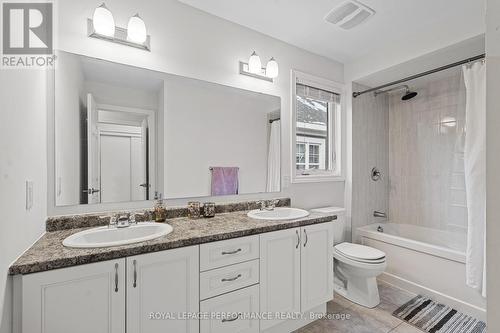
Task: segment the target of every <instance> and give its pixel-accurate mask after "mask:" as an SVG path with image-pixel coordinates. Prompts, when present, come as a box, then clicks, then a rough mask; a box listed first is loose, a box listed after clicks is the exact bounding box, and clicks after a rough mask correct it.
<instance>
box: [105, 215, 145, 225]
mask: <svg viewBox="0 0 500 333" xmlns="http://www.w3.org/2000/svg"><path fill="white" fill-rule="evenodd" d="M136 215H141V214H137V213H126V214H123V215H120V214H113V215H111V216H110V217H109V224H108V228H128V227H130V226H132V225H136V224H137V221H136ZM105 217H106V216H102V218H105Z"/></svg>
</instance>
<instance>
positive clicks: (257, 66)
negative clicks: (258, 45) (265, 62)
mask: <svg viewBox="0 0 500 333" xmlns="http://www.w3.org/2000/svg"><path fill="white" fill-rule="evenodd" d="M248 71H249V72H250V73H252V74H260V72H261V71H262V62H261V61H260V57H259V55H258V54H257V53H255V51H253V53H252V55H251V56H250V59H248Z"/></svg>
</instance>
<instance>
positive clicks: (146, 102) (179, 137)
mask: <svg viewBox="0 0 500 333" xmlns="http://www.w3.org/2000/svg"><path fill="white" fill-rule="evenodd" d="M280 106H281V100H280V98H279V97H275V96H270V95H265V94H261V93H255V92H251V91H246V90H242V89H237V88H233V87H227V86H222V85H218V84H214V83H209V82H205V81H200V80H195V79H190V78H185V77H180V76H175V75H170V74H166V73H160V72H155V71H150V70H145V69H141V68H136V67H132V66H126V65H122V64H117V63H112V62H108V61H104V60H99V59H94V58H89V57H85V56H80V55H76V54H71V53H66V52H59V55H58V67H57V69H56V71H55V124H54V129H55V184H54V187H55V195H56V198H55V202H56V205H57V206H63V205H79V204H100V203H113V202H130V201H144V200H152V199H153V198H154V197H155V194H156V193H162V194H163V195H164V197H166V198H172V199H173V198H188V197H204V196H220V195H236V194H250V193H261V192H279V191H280V190H281V186H280V180H281V147H280V146H281V126H280V118H281V113H280Z"/></svg>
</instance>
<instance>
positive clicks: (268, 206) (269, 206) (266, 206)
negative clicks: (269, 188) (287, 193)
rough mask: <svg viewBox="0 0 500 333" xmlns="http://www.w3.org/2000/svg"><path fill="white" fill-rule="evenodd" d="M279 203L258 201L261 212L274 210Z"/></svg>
mask: <svg viewBox="0 0 500 333" xmlns="http://www.w3.org/2000/svg"><path fill="white" fill-rule="evenodd" d="M279 202H280V201H279V199H274V200H260V201H258V203H259V204H260V210H274V209H275V208H276V205H277V204H278V203H279Z"/></svg>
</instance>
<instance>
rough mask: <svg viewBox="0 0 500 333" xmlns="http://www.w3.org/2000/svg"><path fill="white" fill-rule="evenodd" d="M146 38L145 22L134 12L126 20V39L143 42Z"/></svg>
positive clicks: (138, 42)
mask: <svg viewBox="0 0 500 333" xmlns="http://www.w3.org/2000/svg"><path fill="white" fill-rule="evenodd" d="M147 38H148V34H147V32H146V24H145V23H144V21H143V20H142V18H141V17H140V16H139V14H135V15H134V16H132V17H131V18H130V19H129V20H128V25H127V39H128V40H129V41H131V42H133V43H137V44H143V43H144V42H145V41H146V39H147Z"/></svg>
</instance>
